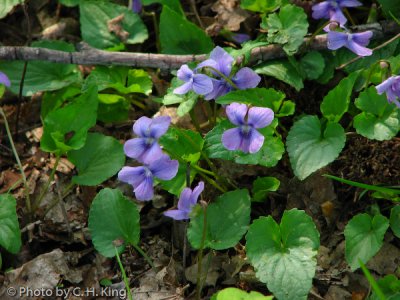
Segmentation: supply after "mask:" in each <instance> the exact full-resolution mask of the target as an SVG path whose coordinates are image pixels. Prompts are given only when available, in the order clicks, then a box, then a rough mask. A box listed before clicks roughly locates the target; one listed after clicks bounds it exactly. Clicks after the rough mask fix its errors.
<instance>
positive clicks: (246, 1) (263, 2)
mask: <svg viewBox="0 0 400 300" xmlns="http://www.w3.org/2000/svg"><path fill="white" fill-rule="evenodd" d="M287 3H289V1H288V0H242V1H240V6H241V7H242V8H244V9H247V10H251V11H255V12H260V13H266V12H270V11H274V10H276V9H277V8H279V7H280V6H281V5H283V4H287Z"/></svg>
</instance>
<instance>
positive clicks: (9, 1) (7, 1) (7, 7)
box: [0, 0, 21, 19]
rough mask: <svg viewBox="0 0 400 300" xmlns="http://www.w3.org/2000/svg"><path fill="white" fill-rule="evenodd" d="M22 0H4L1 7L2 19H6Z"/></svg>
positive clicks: (0, 17) (0, 16)
mask: <svg viewBox="0 0 400 300" xmlns="http://www.w3.org/2000/svg"><path fill="white" fill-rule="evenodd" d="M20 3H21V0H2V3H1V6H0V19H2V18H4V17H5V16H6V15H7V14H8V13H9V12H10V11H11V10H12V9H13V8H14V7H15V6H17V5H18V4H20Z"/></svg>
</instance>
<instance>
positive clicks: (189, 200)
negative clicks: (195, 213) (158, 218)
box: [164, 181, 204, 220]
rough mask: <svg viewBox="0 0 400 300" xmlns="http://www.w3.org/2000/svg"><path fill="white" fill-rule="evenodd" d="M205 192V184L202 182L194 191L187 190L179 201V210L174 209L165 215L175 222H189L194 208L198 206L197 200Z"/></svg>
mask: <svg viewBox="0 0 400 300" xmlns="http://www.w3.org/2000/svg"><path fill="white" fill-rule="evenodd" d="M203 190H204V182H202V181H200V182H199V184H198V185H197V186H196V187H195V188H194V189H193V191H192V190H191V189H190V188H185V189H184V190H183V191H182V193H181V195H180V197H179V201H178V209H172V210H168V211H166V212H164V215H166V216H167V217H170V218H172V219H175V220H187V219H189V218H190V217H189V214H190V212H191V211H192V208H193V206H195V205H196V203H197V199H198V198H199V196H200V194H201V192H202V191H203Z"/></svg>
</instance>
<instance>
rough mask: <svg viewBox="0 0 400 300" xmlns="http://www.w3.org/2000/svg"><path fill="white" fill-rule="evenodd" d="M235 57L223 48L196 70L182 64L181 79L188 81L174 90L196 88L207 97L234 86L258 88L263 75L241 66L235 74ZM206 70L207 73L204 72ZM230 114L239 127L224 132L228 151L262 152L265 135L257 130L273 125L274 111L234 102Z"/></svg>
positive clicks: (188, 90) (206, 98)
mask: <svg viewBox="0 0 400 300" xmlns="http://www.w3.org/2000/svg"><path fill="white" fill-rule="evenodd" d="M233 63H234V58H233V57H232V56H231V55H229V54H228V53H227V52H226V51H225V50H224V49H222V48H221V47H216V48H214V50H213V51H212V52H211V53H210V58H209V59H207V60H205V61H203V62H201V63H200V64H199V65H198V66H197V67H196V68H195V69H194V70H191V69H190V68H189V67H188V65H182V66H181V68H180V69H179V70H178V73H177V75H178V78H179V79H180V80H182V81H183V82H184V83H183V84H182V85H181V86H179V87H177V88H176V89H175V90H174V93H175V94H186V93H188V92H190V91H194V92H195V93H196V94H199V95H203V96H204V99H205V100H212V99H217V98H218V97H221V96H223V95H225V94H227V93H229V92H230V91H232V90H233V89H234V88H236V89H240V90H244V89H248V88H255V87H256V86H257V85H258V84H259V83H260V81H261V77H260V76H259V75H257V73H255V72H254V71H253V70H252V69H250V68H247V67H245V68H241V69H240V70H238V71H237V72H236V73H235V74H232V67H233ZM204 70H205V71H206V73H207V74H203V73H201V71H204ZM226 114H227V116H228V119H229V120H230V121H231V122H232V124H234V125H236V126H237V127H235V128H232V129H228V130H227V131H225V132H224V133H223V135H222V144H223V145H224V147H225V148H226V149H228V150H241V151H243V152H246V153H256V152H258V151H259V150H260V149H261V147H262V145H263V143H264V136H263V135H262V134H261V133H259V132H258V131H257V129H260V128H264V127H266V126H268V125H269V124H271V122H272V120H273V119H274V112H273V111H272V110H271V109H269V108H265V107H249V106H247V105H246V104H240V103H232V104H230V105H228V106H227V107H226Z"/></svg>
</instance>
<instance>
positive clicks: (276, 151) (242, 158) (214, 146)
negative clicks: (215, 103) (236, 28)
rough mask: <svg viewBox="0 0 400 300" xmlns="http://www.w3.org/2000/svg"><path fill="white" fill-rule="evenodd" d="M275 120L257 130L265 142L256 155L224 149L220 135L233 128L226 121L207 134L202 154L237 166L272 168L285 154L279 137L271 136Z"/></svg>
mask: <svg viewBox="0 0 400 300" xmlns="http://www.w3.org/2000/svg"><path fill="white" fill-rule="evenodd" d="M275 120H276V119H275ZM275 120H274V122H273V123H272V124H271V125H269V126H268V127H266V128H263V129H258V131H259V132H260V133H261V134H263V135H264V137H265V140H264V144H263V146H262V147H261V149H260V150H259V151H258V152H257V153H253V154H251V153H244V152H242V151H240V150H237V151H230V150H228V149H226V148H225V147H224V145H223V144H222V134H223V133H224V131H226V130H228V129H230V128H233V127H234V125H233V124H231V123H230V122H229V121H228V120H223V121H221V122H220V123H218V124H217V125H216V126H215V127H214V128H213V129H212V130H211V131H210V132H208V133H207V135H206V137H205V145H204V152H205V153H206V154H207V156H208V157H209V158H221V159H225V160H233V161H235V162H236V163H238V164H251V165H257V164H259V165H262V166H265V167H274V166H275V165H276V164H277V163H278V161H279V160H280V159H281V158H282V155H283V153H284V152H285V148H284V145H283V143H282V140H281V139H280V138H279V137H274V136H272V134H273V132H274V131H273V128H275V127H276V125H277V124H278V122H277V121H275Z"/></svg>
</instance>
